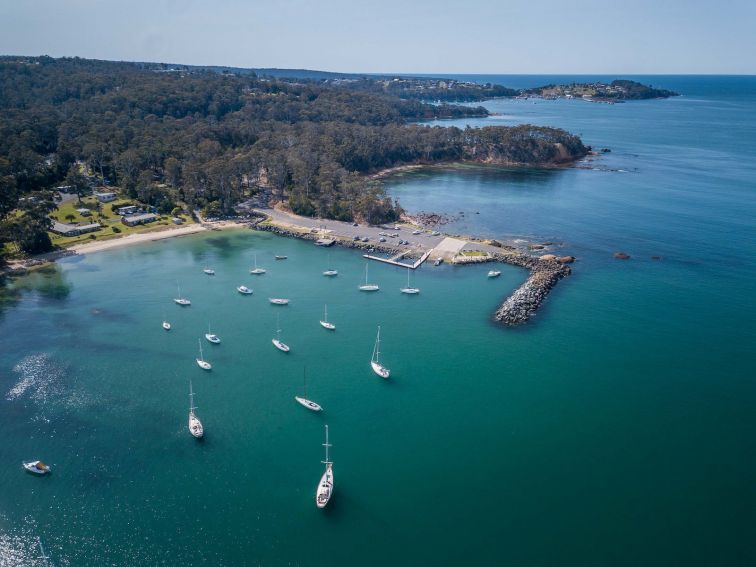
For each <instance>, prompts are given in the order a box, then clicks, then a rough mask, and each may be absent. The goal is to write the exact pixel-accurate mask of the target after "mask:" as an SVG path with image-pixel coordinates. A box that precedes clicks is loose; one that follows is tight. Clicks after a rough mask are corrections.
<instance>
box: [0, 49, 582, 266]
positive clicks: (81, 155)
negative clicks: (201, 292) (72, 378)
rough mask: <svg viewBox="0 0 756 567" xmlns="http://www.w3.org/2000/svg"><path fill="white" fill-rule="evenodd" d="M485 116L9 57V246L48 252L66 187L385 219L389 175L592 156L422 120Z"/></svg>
mask: <svg viewBox="0 0 756 567" xmlns="http://www.w3.org/2000/svg"><path fill="white" fill-rule="evenodd" d="M485 115H487V111H486V110H485V109H484V108H483V107H471V106H459V105H451V104H425V103H423V102H420V101H418V100H414V99H412V98H411V99H403V98H400V97H398V96H395V95H393V94H390V93H387V92H386V90H385V89H382V88H378V87H376V88H360V89H355V88H350V87H348V86H342V85H338V84H332V83H324V82H318V81H301V82H297V81H295V80H290V81H287V80H279V79H271V78H260V77H257V76H256V75H255V74H254V73H244V74H242V73H239V74H233V73H228V72H226V73H219V72H216V71H209V70H190V71H187V70H185V69H183V70H175V69H171V68H167V67H165V66H159V65H154V64H134V63H116V62H107V61H93V60H84V59H78V58H64V59H52V58H49V57H36V58H28V57H27V58H20V57H3V58H0V245H1V244H2V242H7V241H11V240H12V241H15V242H17V243H18V244H19V246H20V247H21V248H22V249H23V250H25V251H28V252H37V251H41V250H44V249H46V248H49V246H50V241H49V238H48V237H47V233H46V229H47V228H49V222H50V221H49V218H48V215H49V213H50V212H51V211H52V210H54V203H53V201H52V198H53V190H54V188H55V187H57V186H59V185H63V184H65V185H68V186H70V187H72V188H73V190H74V191H75V192H77V193H82V194H83V193H86V192H88V191H90V190H91V187H92V185H102V184H105V185H110V186H113V187H118V188H119V189H120V190H121V191H122V193H124V194H125V195H127V196H129V197H130V198H133V199H138V200H139V201H141V202H143V203H146V204H150V205H152V206H155V207H157V208H158V209H159V210H160V211H161V212H168V211H170V210H171V209H172V208H174V207H175V206H176V205H177V204H185V205H186V206H188V207H190V208H202V207H206V208H209V209H211V210H214V211H217V212H219V213H222V214H231V213H232V212H233V208H234V205H235V204H237V203H238V202H239V201H241V200H242V199H244V198H246V197H248V196H250V195H251V194H254V193H255V192H256V191H259V190H261V189H262V190H265V191H268V192H270V193H271V194H272V196H273V199H274V200H276V201H284V202H286V203H287V204H288V206H289V207H290V208H291V209H292V210H293V211H295V212H297V213H300V214H304V215H318V216H322V217H326V218H336V219H342V220H351V219H365V220H368V221H371V222H383V221H390V220H394V219H395V218H396V217H397V216H398V214H399V213H400V208H399V206H398V204H397V203H395V202H393V201H392V200H391V199H390V198H388V197H387V195H386V194H385V192H384V190H383V188H382V187H381V186H380V184H379V183H378V182H376V181H371V180H370V179H369V177H368V174H371V173H374V172H376V171H378V170H381V169H384V168H388V167H393V166H397V165H401V164H411V163H436V162H439V161H450V160H472V161H478V162H482V163H498V164H528V165H551V164H555V163H561V162H569V161H571V160H574V159H576V158H578V157H582V156H583V155H585V154H586V152H587V149H586V148H585V147H584V146H583V144H582V142H581V141H580V139H579V138H578V137H576V136H573V135H571V134H569V133H567V132H565V131H563V130H558V129H552V128H543V127H535V126H519V127H512V128H508V127H500V126H497V127H487V128H481V129H470V128H468V129H464V130H462V129H459V128H454V127H451V128H445V127H429V126H424V125H422V124H419V123H421V122H422V121H424V120H429V119H438V118H459V117H467V116H485ZM82 164H84V165H85V166H86V167H85V168H82ZM82 171H84V174H83V173H82ZM86 174H89V175H88V176H87V175H86Z"/></svg>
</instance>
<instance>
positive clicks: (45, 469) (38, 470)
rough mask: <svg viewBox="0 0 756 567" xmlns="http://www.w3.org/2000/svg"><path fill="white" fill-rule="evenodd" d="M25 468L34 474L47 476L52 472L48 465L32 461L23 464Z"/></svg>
mask: <svg viewBox="0 0 756 567" xmlns="http://www.w3.org/2000/svg"><path fill="white" fill-rule="evenodd" d="M22 465H23V466H24V468H25V469H26V470H27V471H29V472H30V473H32V474H39V475H43V474H47V473H49V472H50V471H51V469H50V465H46V464H45V463H43V462H42V461H30V462H28V463H22Z"/></svg>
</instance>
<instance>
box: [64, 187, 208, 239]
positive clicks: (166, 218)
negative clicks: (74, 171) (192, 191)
mask: <svg viewBox="0 0 756 567" xmlns="http://www.w3.org/2000/svg"><path fill="white" fill-rule="evenodd" d="M96 203H97V199H95V198H94V197H84V198H83V199H82V200H81V203H79V201H78V200H77V199H73V200H72V201H68V202H66V203H63V204H62V205H61V206H60V207H58V209H57V210H56V211H55V212H53V213H52V215H51V217H53V219H54V220H57V221H58V222H63V223H70V224H74V223H81V224H88V223H91V222H99V223H100V224H101V225H102V226H103V228H101V229H100V230H98V231H96V232H90V233H87V234H82V235H79V236H61V235H59V234H55V233H53V232H50V233H49V234H50V240H52V243H53V245H55V246H60V247H62V248H65V247H67V246H71V245H73V244H79V243H81V242H90V241H92V240H110V239H112V238H120V237H121V236H126V235H127V234H134V233H138V232H155V231H158V230H162V229H164V228H166V227H168V226H174V225H173V222H171V218H172V217H171V216H170V215H163V216H161V217H160V219H159V220H157V221H155V222H152V223H150V224H144V225H138V226H126V225H125V224H123V223H121V217H120V216H119V215H117V214H116V213H114V212H113V210H112V208H111V205H115V208H118V207H119V206H124V205H128V204H131V201H127V200H123V199H119V200H116V201H112V202H110V203H102V204H101V207H100V211H99V212H98V211H96V210H93V211H92V216H89V217H82V216H81V215H80V214H79V213H77V212H76V209H81V208H86V207H85V205H87V204H89V205H95V204H96ZM69 215H73V219H71V218H66V217H67V216H69ZM180 218H182V219H184V225H188V224H193V223H194V220H193V219H192V218H191V216H189V215H181V216H180ZM114 228H116V229H117V230H119V231H120V232H115V231H114V230H113V229H114ZM93 237H94V238H93Z"/></svg>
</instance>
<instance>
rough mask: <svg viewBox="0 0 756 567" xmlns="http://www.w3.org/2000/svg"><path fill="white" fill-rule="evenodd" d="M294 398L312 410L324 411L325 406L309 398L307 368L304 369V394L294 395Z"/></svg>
mask: <svg viewBox="0 0 756 567" xmlns="http://www.w3.org/2000/svg"><path fill="white" fill-rule="evenodd" d="M294 399H295V400H297V402H298V403H299V404H301V405H303V406H304V407H306V408H307V409H308V410H310V411H322V410H323V408H322V407H320V404H316V403H315V402H313V401H312V400H309V399H307V369H305V370H304V396H294Z"/></svg>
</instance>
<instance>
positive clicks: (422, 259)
mask: <svg viewBox="0 0 756 567" xmlns="http://www.w3.org/2000/svg"><path fill="white" fill-rule="evenodd" d="M431 252H433V249H432V248H431V249H430V250H427V251H426V252H425V253H424V254H423V255H422V256H420V258H419V259H418V260H417V261H416V262H415V263H414V264H403V263H402V262H400V261H399V260H401V259H402V258H404V257H405V256H406V255H407V253H408V251H403V252H399V254H396V255H395V256H392V257H391V258H381V257H380V256H372V255H371V254H363V255H362V256H363V258H367V259H368V260H375V261H376V262H383V263H384V264H391V265H392V266H399V267H400V268H409V269H410V270H416V269H417V268H419V267H420V266H421V265H422V263H423V262H425V261H426V260H427V259H428V256H430V255H431Z"/></svg>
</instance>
